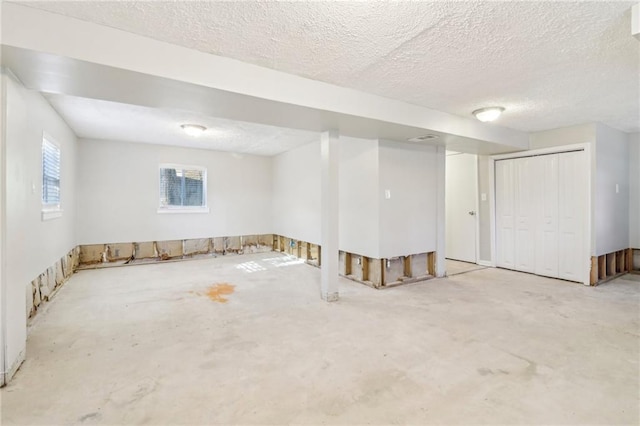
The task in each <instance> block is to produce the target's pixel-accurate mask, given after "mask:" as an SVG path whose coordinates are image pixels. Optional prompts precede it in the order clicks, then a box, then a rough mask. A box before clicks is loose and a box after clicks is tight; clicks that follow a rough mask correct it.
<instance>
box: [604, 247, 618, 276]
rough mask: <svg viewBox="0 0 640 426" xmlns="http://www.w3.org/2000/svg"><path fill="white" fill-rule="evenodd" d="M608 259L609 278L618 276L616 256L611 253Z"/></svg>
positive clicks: (607, 256)
mask: <svg viewBox="0 0 640 426" xmlns="http://www.w3.org/2000/svg"><path fill="white" fill-rule="evenodd" d="M606 259H607V276H611V275H615V274H616V254H615V252H614V253H609V254H607V255H606Z"/></svg>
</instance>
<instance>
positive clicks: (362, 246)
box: [339, 137, 380, 258]
mask: <svg viewBox="0 0 640 426" xmlns="http://www.w3.org/2000/svg"><path fill="white" fill-rule="evenodd" d="M378 152H379V151H378V140H377V139H357V138H349V137H341V138H340V206H339V209H340V213H339V217H340V219H339V220H340V250H344V251H348V252H350V253H356V254H360V255H363V256H367V257H373V258H379V257H380V256H379V238H380V234H379V221H380V214H379V208H378V206H379V187H378V165H379V161H378V160H379V159H378Z"/></svg>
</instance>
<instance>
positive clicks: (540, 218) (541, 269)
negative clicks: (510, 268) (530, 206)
mask: <svg viewBox="0 0 640 426" xmlns="http://www.w3.org/2000/svg"><path fill="white" fill-rule="evenodd" d="M535 169H536V172H535V182H534V185H536V186H537V188H536V189H537V191H536V203H535V204H536V238H535V251H536V257H535V273H536V274H538V275H544V276H547V277H553V278H557V277H558V202H559V198H558V197H559V195H558V185H559V183H558V154H552V155H542V156H540V157H535Z"/></svg>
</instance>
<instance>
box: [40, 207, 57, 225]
mask: <svg viewBox="0 0 640 426" xmlns="http://www.w3.org/2000/svg"><path fill="white" fill-rule="evenodd" d="M41 215H42V221H43V222H44V221H45V220H52V219H57V218H59V217H62V209H55V210H42V214H41Z"/></svg>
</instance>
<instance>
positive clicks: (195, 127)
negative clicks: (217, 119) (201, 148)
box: [180, 124, 207, 136]
mask: <svg viewBox="0 0 640 426" xmlns="http://www.w3.org/2000/svg"><path fill="white" fill-rule="evenodd" d="M180 127H182V130H184V132H185V133H186V134H188V135H189V136H200V135H201V134H202V133H204V131H205V130H207V128H206V127H204V126H201V125H199V124H182V125H181V126H180Z"/></svg>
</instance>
